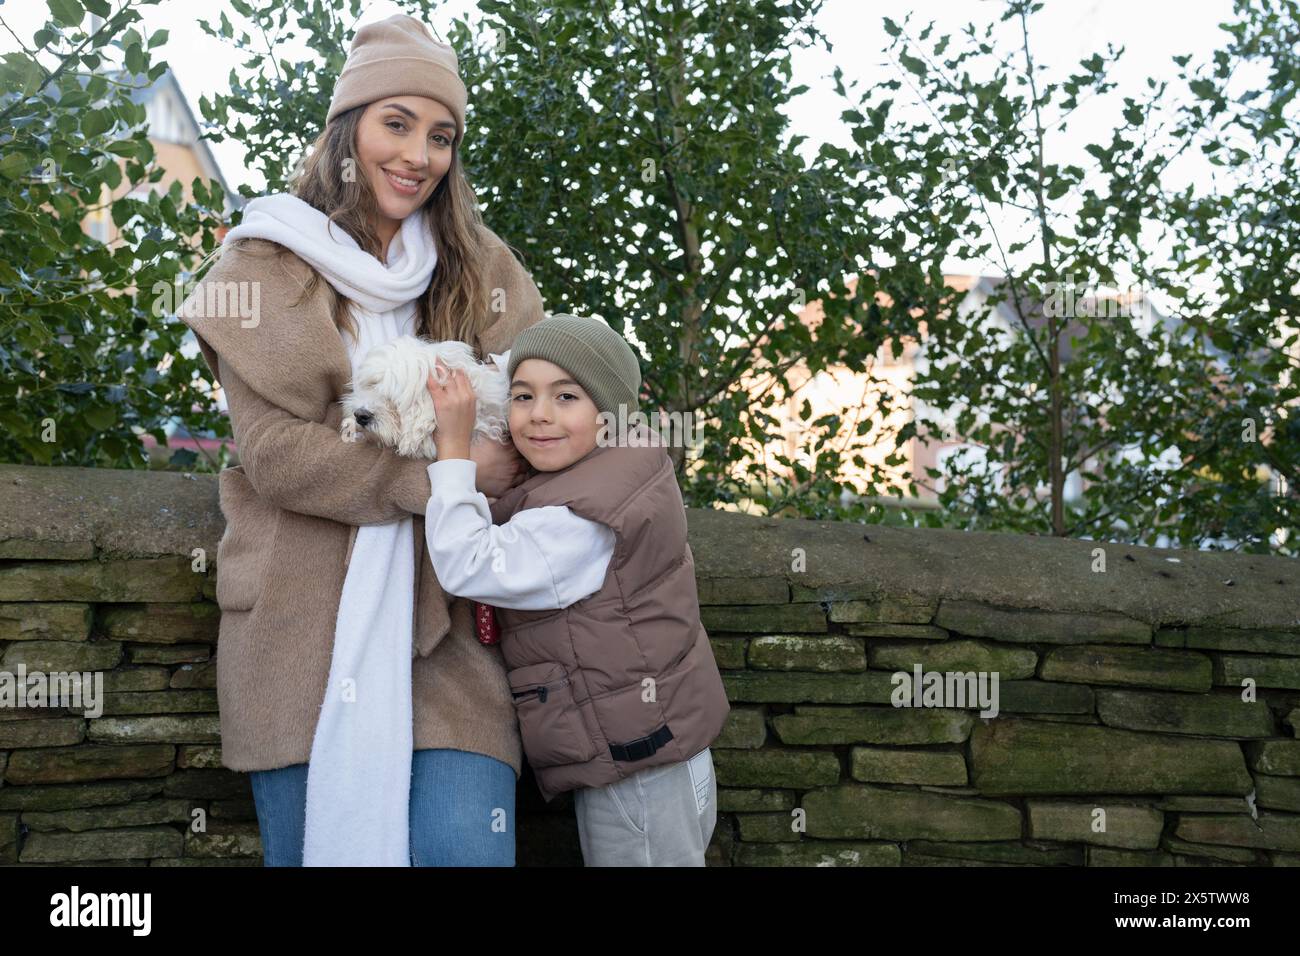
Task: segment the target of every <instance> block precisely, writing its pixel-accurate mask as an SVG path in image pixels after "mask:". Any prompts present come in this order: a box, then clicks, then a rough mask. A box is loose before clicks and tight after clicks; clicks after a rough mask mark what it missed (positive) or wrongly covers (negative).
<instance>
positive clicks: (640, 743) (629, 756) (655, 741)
mask: <svg viewBox="0 0 1300 956" xmlns="http://www.w3.org/2000/svg"><path fill="white" fill-rule="evenodd" d="M672 739H673V732H672V731H671V730H669V729H668V725H667V724H664V725H663V726H662V727H660V728H659V729H658V730H656V731H655V732H654V733H652V734H647V735H646V736H644V737H640V738H638V739H636V740H630V741H628V742H627V743H625V744H610V745H609V752H610V754H611V755H613V757H614V759H615V760H628V761H636V760H644V759H645V758H646V757H649V756H651V755H653V754H654V753H655V752H656V751H657V750H658V749H659V748H660V747H662V746H663V745H664V744H666V743H668V741H670V740H672Z"/></svg>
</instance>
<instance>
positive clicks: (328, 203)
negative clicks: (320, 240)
mask: <svg viewBox="0 0 1300 956" xmlns="http://www.w3.org/2000/svg"><path fill="white" fill-rule="evenodd" d="M365 109H366V107H365V105H361V106H356V107H353V108H352V109H350V110H347V111H346V112H343V113H340V114H339V115H338V116H336V117H335V118H334V119H333V120H332V121H330V122H328V123H327V124H326V125H325V129H324V130H323V131H322V132H321V134H320V136H318V137H317V138H316V141H315V142H314V143H312V144H311V146H310V148H309V150H308V151H307V152H306V153H305V154H304V156H303V158H302V159H301V160H300V161H299V162H298V165H297V166H296V167H295V168H294V171H293V172H292V173H291V174H290V177H289V183H288V185H289V192H290V193H292V194H293V195H295V196H297V197H298V198H299V199H301V200H303V202H305V203H307V204H308V205H310V206H313V207H314V208H316V209H318V210H320V211H321V212H323V213H324V214H325V215H326V216H328V217H329V220H330V222H332V223H336V224H337V225H338V226H339V227H341V228H342V229H343V230H344V231H346V232H347V233H348V235H350V236H351V237H352V238H353V239H355V240H356V241H357V245H358V246H360V247H361V248H362V249H364V250H365V251H366V252H369V253H370V254H371V255H373V256H374V257H375V258H379V257H380V251H381V249H382V245H381V243H380V240H379V237H378V236H377V235H376V234H375V232H374V230H373V228H372V225H371V224H372V223H373V222H374V221H375V220H376V218H377V213H378V210H379V201H378V199H377V198H376V196H375V193H374V190H373V189H372V188H371V185H370V180H369V177H367V176H364V175H357V176H355V178H354V179H353V180H345V179H344V178H343V174H344V170H345V169H348V168H349V167H351V169H352V170H359V169H360V168H361V162H360V159H359V158H358V156H357V153H356V146H355V144H356V132H357V125H358V123H359V122H360V120H361V114H362V113H363V112H365ZM347 160H351V162H350V163H348V162H347ZM420 211H421V212H422V213H423V214H424V216H425V217H426V218H427V219H428V221H429V224H430V226H431V228H432V231H433V236H434V242H435V245H436V248H437V250H438V265H437V268H435V269H434V270H433V277H432V278H431V279H430V281H429V287H428V289H426V290H425V292H424V294H423V295H421V296H420V298H419V301H418V302H417V305H416V323H415V328H416V334H417V335H419V336H421V337H424V338H428V339H431V340H434V341H444V340H447V339H456V340H459V341H461V342H465V343H466V344H468V345H469V346H471V347H472V348H474V349H475V350H476V351H477V348H478V345H477V337H478V334H479V333H480V332H481V331H483V330H484V329H486V328H487V327H488V326H489V325H491V324H492V323H493V322H494V321H496V319H497V318H498V316H497V315H495V314H493V313H492V312H490V311H489V303H488V292H487V288H486V286H487V283H486V280H485V278H484V275H483V262H484V245H483V231H484V230H485V229H486V226H485V225H484V223H483V216H482V213H481V212H480V211H479V208H478V202H477V200H476V199H475V197H474V190H473V189H472V188H471V186H470V184H469V180H468V179H467V178H466V177H465V172H464V167H463V166H462V164H461V159H460V143H459V141H457V142H456V143H455V144H453V146H452V154H451V165H450V166H449V167H448V169H447V173H446V175H444V176H443V177H442V181H441V182H439V183H438V185H437V186H436V187H434V190H433V193H432V195H430V197H429V199H428V201H427V202H426V203H425V204H424V206H422V207H421V209H420ZM246 242H247V240H236V241H235V242H234V243H232V245H239V246H243V245H244V244H245V243H246ZM275 245H276V249H275V255H276V257H277V258H278V259H283V258H284V257H286V256H290V255H292V252H291V251H290V250H289V249H288V248H286V247H285V246H282V245H279V244H278V243H277V244H275ZM221 248H222V247H218V250H220V249H221ZM214 251H215V250H214ZM324 281H325V280H324V279H323V278H322V277H321V275H320V273H318V272H317V271H316V270H315V269H312V270H311V275H310V278H309V279H308V281H307V284H306V286H305V288H304V290H303V295H302V297H301V298H299V299H298V300H297V302H295V303H293V304H294V305H298V304H300V303H301V302H303V301H304V300H305V299H307V298H308V297H310V296H311V295H312V294H313V293H314V292H315V290H316V287H317V285H318V284H319V283H321V282H324ZM325 285H326V288H327V289H329V291H330V294H331V296H332V302H333V306H332V312H333V319H334V325H335V326H336V327H337V328H338V329H339V330H340V331H346V332H347V333H348V335H350V336H351V337H352V339H353V341H356V339H357V328H356V322H355V320H354V319H353V317H352V314H351V309H350V307H349V306H350V301H349V300H348V299H347V298H346V297H345V296H343V295H341V294H339V292H338V291H337V290H336V289H335V288H334V287H333V286H331V285H330V284H329V283H328V282H326V283H325ZM478 357H479V358H480V359H482V358H483V357H484V356H481V355H480V356H478Z"/></svg>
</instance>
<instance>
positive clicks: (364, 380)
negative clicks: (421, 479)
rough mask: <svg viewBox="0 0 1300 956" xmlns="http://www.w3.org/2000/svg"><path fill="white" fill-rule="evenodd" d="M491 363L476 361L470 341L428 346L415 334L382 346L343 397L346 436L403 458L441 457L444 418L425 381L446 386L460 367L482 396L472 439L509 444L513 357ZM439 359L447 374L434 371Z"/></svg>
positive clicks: (369, 355)
mask: <svg viewBox="0 0 1300 956" xmlns="http://www.w3.org/2000/svg"><path fill="white" fill-rule="evenodd" d="M490 358H491V359H492V361H491V362H478V361H476V360H475V358H474V351H473V349H471V348H470V347H469V346H468V345H466V344H465V343H464V342H458V341H455V340H449V341H446V342H426V341H425V340H423V339H418V338H416V337H415V336H414V335H403V336H399V337H398V338H395V339H392V340H390V341H388V342H385V343H384V344H383V345H379V346H376V347H375V348H373V349H371V350H370V351H369V352H367V353H366V355H365V357H364V358H363V359H362V360H361V365H360V367H359V368H358V369H357V374H356V375H355V376H354V378H353V380H352V383H351V387H350V388H349V390H348V392H347V394H346V395H344V397H343V401H342V404H343V416H344V417H343V424H342V430H343V433H344V436H345V437H350V436H351V435H353V434H354V433H355V432H356V430H361V431H364V432H365V433H366V434H368V435H371V436H372V437H373V438H374V439H375V441H377V442H378V443H379V444H381V445H384V446H387V447H389V448H394V449H396V451H397V454H399V455H403V456H406V457H410V458H436V457H438V446H437V445H436V444H435V442H434V431H435V430H436V429H437V427H438V416H437V413H436V411H435V409H434V405H433V399H432V398H431V397H430V395H429V389H428V387H427V386H426V384H425V382H426V380H427V379H428V377H429V375H431V374H432V375H433V377H434V380H435V381H437V382H440V383H441V382H445V381H446V380H447V375H448V369H453V368H459V369H463V370H464V371H465V374H466V376H467V377H468V378H469V384H470V387H471V388H473V389H474V394H475V395H476V396H478V405H477V413H476V416H475V421H474V429H473V431H472V432H471V433H470V440H471V441H474V440H476V439H478V438H479V436H481V435H486V436H489V437H491V438H492V439H494V440H495V441H498V442H503V441H506V440H507V439H508V438H509V436H510V426H509V424H508V416H509V414H510V411H509V405H510V383H509V382H508V381H507V377H506V368H507V367H508V363H509V361H510V352H509V351H506V352H505V354H503V355H496V354H492V355H491V356H490ZM435 359H436V360H437V361H438V362H439V363H440V364H441V366H442V371H441V372H439V371H437V370H436V369H435V367H434V364H433V363H434V360H435Z"/></svg>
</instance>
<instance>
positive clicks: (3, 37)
mask: <svg viewBox="0 0 1300 956" xmlns="http://www.w3.org/2000/svg"><path fill="white" fill-rule="evenodd" d="M474 7H475V5H474V3H473V2H472V0H453V2H448V3H446V4H444V5H443V6H442V7H441V8H439V17H445V18H446V20H448V21H449V20H450V19H451V18H452V17H454V16H461V15H465V14H467V13H471V12H473V11H474ZM222 9H225V10H226V12H227V15H228V16H229V17H230V19H231V20H232V21H233V22H234V23H236V24H237V25H238V24H239V22H240V19H241V18H239V17H238V15H237V14H235V12H234V11H233V9H231V8H229V6H228V5H226V4H223V3H222V2H221V0H214V2H211V3H204V4H201V5H196V4H195V3H194V2H192V0H163V2H162V3H161V4H159V5H157V6H147V7H142V8H141V12H142V15H143V17H144V27H145V28H146V30H148V31H150V32H152V31H154V30H158V29H166V30H167V31H168V34H169V37H168V41H167V42H166V43H165V44H164V45H163V46H162V47H161V48H159V50H156V51H155V54H156V55H160V56H162V57H164V58H165V59H166V60H167V61H168V63H169V64H170V65H171V68H172V70H173V71H174V73H175V74H176V76H177V78H178V80H179V82H180V85H181V88H182V90H183V91H184V93H185V95H186V97H187V99H188V100H189V102H190V106H191V109H192V110H193V111H194V114H195V116H196V118H198V119H199V120H200V122H201V121H202V116H201V113H200V111H199V107H198V102H199V97H200V96H203V95H205V94H206V95H209V96H211V95H212V94H213V93H215V92H217V91H222V90H225V89H227V88H228V75H229V73H230V70H231V69H232V68H235V69H238V68H239V67H240V62H241V57H240V56H239V54H238V53H237V51H236V50H235V48H234V47H233V46H230V45H227V44H226V43H224V42H223V41H221V40H218V39H216V38H213V37H209V36H207V35H206V34H205V33H204V32H203V31H202V30H201V29H200V28H199V26H198V23H197V20H198V19H200V17H203V16H206V17H208V18H210V19H211V20H213V21H215V20H217V18H218V17H219V15H220V11H221V10H222ZM1002 9H1003V4H1002V3H1001V2H996V0H921V2H915V3H901V2H891V0H871V2H867V0H828V2H826V3H825V4H824V6H823V7H822V8H821V10H820V13H819V14H818V16H817V19H816V21H815V23H816V25H817V27H818V28H819V29H820V30H821V32H822V33H823V34H825V35H826V36H827V37H828V38H829V39H830V41H831V43H832V45H833V49H832V50H831V51H829V52H828V51H826V50H825V49H824V48H822V47H820V46H818V47H815V48H811V49H796V50H795V51H794V52H793V54H792V65H793V82H794V83H795V84H807V85H808V87H809V90H808V92H807V93H805V94H803V95H802V96H799V97H797V98H795V99H794V100H793V101H792V102H791V105H790V108H789V110H788V115H789V118H790V121H791V132H792V133H795V134H800V135H803V136H806V137H807V142H806V143H805V144H804V145H803V146H802V150H803V151H804V152H805V154H806V155H807V156H809V157H811V156H812V155H813V154H815V152H816V150H817V148H818V146H819V145H820V144H822V143H824V142H831V143H835V144H837V145H840V146H843V147H845V148H853V142H852V139H851V137H850V135H849V128H848V126H847V125H846V124H845V123H844V122H843V121H842V120H841V119H840V113H841V111H842V110H843V109H844V108H845V106H846V104H845V102H844V101H843V100H841V99H840V98H838V97H836V96H834V95H830V94H829V91H830V90H831V89H832V86H831V79H830V76H831V72H832V70H833V69H834V67H835V66H836V65H837V64H838V65H839V66H840V67H841V69H842V70H843V72H844V75H845V82H846V84H848V83H850V82H851V81H854V80H856V81H858V82H859V83H860V84H862V85H863V86H865V85H867V84H869V83H871V82H874V81H877V80H879V79H880V78H881V77H882V76H886V75H892V74H893V72H894V68H893V67H892V66H891V65H890V64H889V62H888V60H887V58H886V57H885V55H884V53H883V51H884V50H885V48H886V47H887V46H888V42H889V37H888V35H887V34H886V33H885V30H884V28H883V26H882V18H883V17H885V16H888V17H891V18H893V19H894V20H895V21H897V22H899V23H901V22H902V21H903V18H904V17H905V16H907V14H908V13H909V12H910V13H912V24H911V25H910V27H909V32H911V33H912V34H913V35H915V33H916V32H917V31H919V29H920V28H921V27H922V26H923V25H924V24H925V23H926V22H927V21H929V20H934V21H935V24H936V26H935V30H936V34H940V33H944V32H950V33H952V34H954V42H956V41H957V39H958V38H959V37H958V35H959V32H960V29H961V27H962V26H963V25H964V24H965V23H966V22H968V21H973V22H976V23H977V24H980V25H981V26H982V25H983V24H985V23H989V22H996V21H997V19H998V17H999V16H1000V14H1001V12H1002ZM196 11H199V12H198V13H197V14H196ZM398 12H401V10H400V8H399V7H398V6H397V5H396V4H395V3H392V2H386V0H379V2H373V3H370V4H369V5H367V6H366V7H365V8H364V12H363V14H362V16H361V19H360V21H359V24H360V23H367V22H371V21H373V20H380V19H383V18H385V17H387V16H390V15H391V14H393V13H398ZM1231 12H1232V4H1231V0H1046V2H1045V4H1044V8H1043V9H1042V10H1041V11H1040V12H1038V13H1036V14H1035V15H1034V16H1033V18H1032V20H1031V35H1032V40H1033V49H1034V56H1035V60H1036V62H1038V63H1042V64H1044V65H1046V66H1048V67H1049V68H1050V69H1052V70H1053V71H1058V70H1059V75H1061V76H1064V75H1066V74H1067V73H1068V72H1072V71H1073V69H1074V68H1076V65H1077V63H1078V61H1079V60H1080V59H1082V58H1084V57H1086V56H1088V55H1090V54H1092V53H1093V52H1099V51H1104V49H1105V45H1106V43H1108V42H1109V43H1111V44H1114V45H1115V46H1120V45H1123V46H1124V47H1125V48H1126V52H1125V55H1124V57H1123V58H1122V59H1121V61H1120V63H1119V65H1118V66H1117V68H1116V69H1115V71H1114V72H1113V73H1112V78H1114V79H1115V80H1117V81H1118V82H1119V84H1120V86H1119V90H1118V91H1117V92H1116V93H1115V94H1112V95H1111V96H1110V97H1108V98H1103V97H1098V98H1094V99H1093V100H1092V101H1090V102H1088V103H1085V104H1084V105H1082V106H1081V107H1080V108H1079V110H1078V111H1077V112H1076V114H1075V117H1074V121H1073V124H1072V126H1071V134H1070V139H1069V141H1062V138H1061V137H1057V138H1056V139H1055V140H1049V142H1048V147H1047V148H1048V156H1047V158H1048V160H1049V161H1051V160H1052V159H1053V158H1057V159H1064V160H1066V161H1068V160H1069V159H1070V157H1071V156H1072V155H1074V154H1080V153H1081V150H1082V145H1083V144H1084V143H1086V142H1094V141H1095V142H1102V141H1106V140H1108V139H1109V136H1110V130H1111V129H1113V127H1114V116H1115V115H1116V103H1117V101H1118V98H1119V97H1120V96H1122V95H1123V93H1124V92H1126V91H1127V92H1129V93H1136V92H1140V91H1142V90H1144V89H1145V80H1146V78H1147V77H1148V76H1155V77H1157V78H1160V77H1162V76H1168V77H1172V75H1173V72H1174V67H1173V64H1172V63H1171V60H1170V58H1171V57H1173V56H1175V55H1178V54H1183V53H1186V54H1192V56H1193V58H1194V61H1196V60H1203V59H1207V58H1208V57H1209V56H1210V54H1211V53H1212V51H1213V50H1214V49H1215V48H1216V46H1218V45H1220V44H1221V37H1222V36H1223V32H1222V31H1221V30H1220V29H1219V28H1218V24H1219V23H1220V22H1221V21H1225V20H1228V19H1229V18H1230V17H1231ZM45 13H46V11H45V5H44V4H43V3H41V2H39V0H26V2H24V3H23V4H21V5H18V6H15V5H13V4H3V5H0V18H2V19H3V20H4V22H5V23H6V24H7V25H8V27H9V28H11V29H12V30H13V31H14V33H16V34H17V35H18V36H19V37H21V38H23V40H24V42H29V41H30V38H31V36H32V34H33V33H34V32H35V31H36V30H37V29H39V27H40V26H41V24H42V22H43V21H44V19H45ZM432 26H433V27H434V29H435V31H436V32H439V31H437V27H438V20H437V19H434V20H433V21H432ZM1010 28H1014V29H1016V30H1017V31H1018V26H1015V25H1005V26H1004V27H1002V29H1010ZM340 42H343V40H342V39H341V41H340ZM14 49H17V44H16V42H15V40H14V38H13V37H12V36H10V35H9V33H8V32H7V31H0V52H7V51H10V50H14ZM288 52H289V54H290V55H291V54H292V52H293V51H288ZM922 108H923V107H922V106H921V104H918V103H910V104H909V103H908V102H907V101H906V93H905V92H903V91H900V93H899V99H898V105H897V106H896V107H895V112H896V113H898V112H900V111H902V110H905V109H916V110H920V109H922ZM467 119H468V123H469V125H470V127H471V129H472V126H473V103H471V104H470V107H469V114H468V117H467ZM210 146H211V148H212V150H213V153H214V155H215V156H216V157H217V161H218V162H219V163H220V165H221V168H222V172H223V173H224V175H225V177H226V179H227V181H228V182H229V183H230V184H231V185H232V186H233V187H238V186H240V185H245V184H246V185H249V186H251V187H252V188H253V189H255V190H260V189H261V188H262V187H263V186H264V185H265V184H264V183H263V182H262V181H261V179H260V176H259V175H258V173H257V172H256V171H255V170H252V169H249V168H248V167H246V165H245V163H244V161H243V150H242V149H241V147H240V146H239V145H238V144H236V143H233V142H230V141H227V142H224V143H212V144H210ZM1170 175H1171V176H1178V177H1181V178H1183V179H1186V180H1190V181H1192V182H1198V181H1204V179H1205V178H1206V177H1208V176H1210V175H1212V168H1211V167H1209V165H1208V164H1205V163H1203V162H1199V160H1197V159H1196V158H1195V157H1191V158H1190V159H1189V160H1188V161H1187V162H1184V163H1183V165H1182V166H1181V167H1180V168H1178V169H1172V170H1171V171H1170ZM999 225H1000V226H1001V227H1002V228H1007V225H1008V224H1006V223H1000V224H999ZM945 268H946V269H947V270H948V271H977V268H978V264H972V263H960V262H953V263H946V264H945ZM983 271H988V270H987V269H984V270H983Z"/></svg>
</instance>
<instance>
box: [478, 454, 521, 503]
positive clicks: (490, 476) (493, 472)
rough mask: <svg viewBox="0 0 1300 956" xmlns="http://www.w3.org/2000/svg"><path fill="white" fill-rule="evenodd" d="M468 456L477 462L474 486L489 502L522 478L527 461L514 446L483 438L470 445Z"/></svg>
mask: <svg viewBox="0 0 1300 956" xmlns="http://www.w3.org/2000/svg"><path fill="white" fill-rule="evenodd" d="M469 457H470V458H471V459H472V460H473V461H475V462H477V463H478V468H477V469H475V470H476V472H477V475H478V480H477V482H476V486H477V488H478V490H479V491H481V492H483V494H484V495H486V496H487V498H488V503H489V504H491V503H492V501H493V500H494V499H496V498H500V497H501V496H502V495H503V494H505V493H506V491H507V490H509V489H510V488H513V487H514V486H515V485H517V484H519V482H521V481H522V480H523V479H524V475H525V474H526V472H527V470H528V462H527V461H526V460H525V459H524V456H523V455H521V454H519V452H518V450H517V449H516V448H515V446H514V445H513V444H512V443H510V442H507V443H505V444H501V443H500V442H495V441H492V440H491V439H485V440H484V441H480V442H477V443H475V444H474V445H473V446H471V447H470V450H469Z"/></svg>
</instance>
